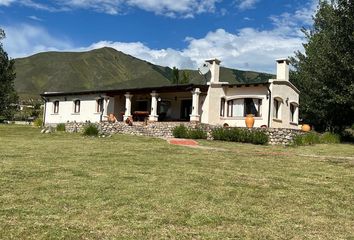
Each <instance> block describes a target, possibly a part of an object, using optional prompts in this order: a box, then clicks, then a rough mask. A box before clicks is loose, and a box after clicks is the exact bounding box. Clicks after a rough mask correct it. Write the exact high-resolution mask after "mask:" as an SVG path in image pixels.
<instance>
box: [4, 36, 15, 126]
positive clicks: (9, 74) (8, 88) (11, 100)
mask: <svg viewBox="0 0 354 240" xmlns="http://www.w3.org/2000/svg"><path fill="white" fill-rule="evenodd" d="M4 38H5V32H4V31H3V30H2V29H0V116H2V117H5V118H7V119H11V118H12V116H13V114H14V111H15V110H16V104H17V100H18V97H17V94H16V91H15V88H14V80H15V78H16V74H15V67H14V64H15V61H14V60H13V59H9V57H8V55H7V53H6V52H5V50H4V48H3V45H2V42H1V40H2V39H4Z"/></svg>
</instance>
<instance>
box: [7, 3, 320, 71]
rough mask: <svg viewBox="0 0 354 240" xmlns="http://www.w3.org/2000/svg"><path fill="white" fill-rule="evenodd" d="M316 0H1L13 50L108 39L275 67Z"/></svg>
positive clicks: (133, 49)
mask: <svg viewBox="0 0 354 240" xmlns="http://www.w3.org/2000/svg"><path fill="white" fill-rule="evenodd" d="M316 5H317V1H316V0H164V1H162V0H53V1H43V0H0V28H2V29H4V30H5V32H6V35H7V38H6V39H5V40H4V47H5V50H6V51H7V52H8V53H9V55H10V56H11V57H13V58H16V57H24V56H29V55H32V54H35V53H38V52H42V51H87V50H91V49H95V48H99V47H104V46H109V47H113V48H116V49H117V50H120V51H122V52H125V53H127V54H131V55H133V56H135V57H138V58H141V59H144V60H147V61H150V62H152V63H155V64H159V65H163V66H170V67H172V66H177V67H180V68H191V69H195V68H197V66H198V65H200V64H201V63H202V62H203V60H205V59H208V58H214V57H217V58H219V59H221V60H222V65H223V66H226V67H232V68H237V69H245V70H246V69H247V70H255V71H264V72H271V73H274V71H275V61H274V60H275V59H276V58H280V57H288V56H290V55H293V53H294V51H296V50H302V45H301V44H302V43H303V42H304V41H305V40H304V36H303V34H302V33H301V32H300V29H301V27H308V26H310V25H311V24H312V18H311V17H312V15H313V14H314V13H315V10H316Z"/></svg>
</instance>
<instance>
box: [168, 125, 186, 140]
mask: <svg viewBox="0 0 354 240" xmlns="http://www.w3.org/2000/svg"><path fill="white" fill-rule="evenodd" d="M172 134H173V136H174V137H175V138H188V129H187V128H186V126H184V125H183V124H181V125H179V126H176V127H174V128H173V130H172Z"/></svg>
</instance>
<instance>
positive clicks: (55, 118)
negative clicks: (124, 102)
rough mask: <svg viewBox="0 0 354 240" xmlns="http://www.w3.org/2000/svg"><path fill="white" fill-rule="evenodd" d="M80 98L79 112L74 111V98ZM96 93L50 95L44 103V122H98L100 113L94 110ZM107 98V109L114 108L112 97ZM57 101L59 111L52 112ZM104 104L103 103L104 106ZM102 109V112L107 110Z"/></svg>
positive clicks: (95, 107)
mask: <svg viewBox="0 0 354 240" xmlns="http://www.w3.org/2000/svg"><path fill="white" fill-rule="evenodd" d="M77 99H78V100H80V112H79V113H75V112H74V100H77ZM97 99H98V96H97V95H76V96H65V97H62V96H60V97H50V98H49V101H47V102H46V104H45V123H46V124H57V123H65V122H67V121H70V122H71V121H76V122H85V121H90V122H99V121H100V118H101V113H100V112H96V109H97V102H96V100H97ZM106 99H107V104H108V105H107V110H108V112H109V110H110V109H113V108H114V101H111V100H112V99H109V98H106ZM55 101H59V112H58V113H54V102H55ZM105 105H106V104H105V103H104V106H105ZM107 110H105V111H104V114H105V113H106V112H107Z"/></svg>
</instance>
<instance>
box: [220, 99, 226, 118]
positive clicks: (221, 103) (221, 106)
mask: <svg viewBox="0 0 354 240" xmlns="http://www.w3.org/2000/svg"><path fill="white" fill-rule="evenodd" d="M224 116H225V98H222V99H221V101H220V117H224Z"/></svg>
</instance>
